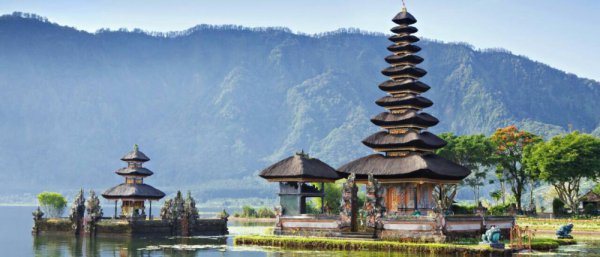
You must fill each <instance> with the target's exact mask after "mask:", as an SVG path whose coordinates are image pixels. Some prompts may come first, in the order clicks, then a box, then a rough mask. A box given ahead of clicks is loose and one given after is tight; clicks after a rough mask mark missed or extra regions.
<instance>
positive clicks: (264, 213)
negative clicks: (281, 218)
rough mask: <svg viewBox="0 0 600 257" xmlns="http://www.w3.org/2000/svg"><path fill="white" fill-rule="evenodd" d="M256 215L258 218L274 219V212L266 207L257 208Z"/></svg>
mask: <svg viewBox="0 0 600 257" xmlns="http://www.w3.org/2000/svg"><path fill="white" fill-rule="evenodd" d="M256 214H257V216H258V217H259V218H275V212H274V211H273V210H271V209H269V208H267V207H262V208H259V209H258V211H257V212H256Z"/></svg>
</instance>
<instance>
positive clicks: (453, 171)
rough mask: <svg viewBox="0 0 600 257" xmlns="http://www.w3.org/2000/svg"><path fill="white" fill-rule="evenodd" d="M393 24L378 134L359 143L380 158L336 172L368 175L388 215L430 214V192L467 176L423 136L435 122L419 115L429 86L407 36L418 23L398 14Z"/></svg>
mask: <svg viewBox="0 0 600 257" xmlns="http://www.w3.org/2000/svg"><path fill="white" fill-rule="evenodd" d="M393 22H394V23H396V24H398V26H396V27H394V28H392V30H391V31H392V32H393V33H394V35H393V36H391V37H390V38H389V40H390V41H392V42H393V44H392V45H390V46H389V47H388V50H389V51H391V52H392V54H391V55H389V56H387V57H386V58H385V61H386V62H387V63H389V64H390V67H388V68H386V69H384V70H383V71H382V73H383V75H385V76H388V77H389V78H390V79H389V80H387V81H385V82H383V83H381V84H380V85H379V88H380V89H381V90H383V91H384V92H386V93H387V95H386V96H384V97H382V98H380V99H379V100H377V101H376V103H377V105H379V106H381V107H383V108H385V109H386V111H385V112H382V113H380V114H378V115H376V116H375V117H373V118H372V119H371V121H372V122H373V123H374V124H375V125H377V126H379V127H381V128H382V129H383V130H382V131H380V132H377V133H375V134H373V135H371V136H369V137H367V138H365V139H364V140H363V144H365V145H366V146H368V147H370V148H372V149H373V150H375V151H376V152H380V153H377V154H372V155H369V156H366V157H363V158H360V159H357V160H354V161H351V162H349V163H347V164H345V165H343V166H342V167H340V168H339V169H338V170H339V171H340V172H342V173H346V174H352V173H354V174H355V175H356V179H357V180H358V181H360V180H363V181H364V180H366V179H367V176H368V174H373V176H374V177H375V178H376V179H378V180H379V182H380V183H381V184H382V186H383V187H384V188H385V193H384V195H383V197H384V200H385V205H386V209H387V211H388V214H393V213H396V214H403V213H424V212H427V211H428V210H432V209H433V208H434V205H435V203H434V201H433V197H432V191H433V188H434V187H435V186H436V185H440V184H452V183H458V182H459V181H461V180H462V179H464V178H465V177H466V176H468V175H469V174H470V171H469V170H468V169H466V168H465V167H462V166H460V165H458V164H455V163H453V162H451V161H448V160H446V159H444V158H442V157H439V156H437V155H436V154H434V151H435V150H436V149H439V148H441V147H443V146H445V145H446V142H445V141H444V140H443V139H441V138H439V137H437V136H436V135H435V134H433V133H430V132H427V128H429V127H431V126H434V125H436V124H437V123H438V119H436V118H435V117H433V116H432V115H430V114H427V113H425V112H423V111H422V110H423V109H425V108H427V107H430V106H432V105H433V102H432V101H431V100H429V99H427V98H425V97H423V96H421V94H422V93H424V92H426V91H427V90H429V86H428V85H426V84H425V83H423V82H421V81H419V79H420V78H421V77H423V76H425V74H427V72H426V71H425V70H423V69H421V68H418V67H417V65H418V64H420V63H421V62H423V58H421V57H419V56H418V55H416V53H418V52H419V51H420V50H421V48H420V47H418V46H416V45H413V43H416V42H418V41H419V38H418V37H416V36H413V35H412V34H414V33H416V32H417V28H415V27H413V26H411V25H412V24H414V23H416V22H417V20H416V19H415V18H414V17H413V16H412V15H411V14H410V13H408V12H407V11H406V8H403V9H402V11H401V12H400V13H398V14H397V15H396V16H395V17H394V18H393Z"/></svg>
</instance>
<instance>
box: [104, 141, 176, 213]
mask: <svg viewBox="0 0 600 257" xmlns="http://www.w3.org/2000/svg"><path fill="white" fill-rule="evenodd" d="M121 160H122V161H124V162H127V167H125V168H120V169H118V170H117V171H116V172H115V173H117V174H118V175H120V176H123V177H125V183H122V184H120V185H117V186H115V187H113V188H110V189H108V190H106V191H105V192H104V193H103V194H102V196H103V197H104V198H106V199H108V200H114V201H115V214H114V217H115V218H117V217H120V218H140V219H145V218H146V211H145V209H146V208H145V202H146V201H148V203H149V205H150V208H149V216H150V218H151V217H152V201H158V200H160V199H161V198H163V197H164V196H165V193H163V192H162V191H160V190H158V189H156V188H154V187H153V186H150V185H147V184H144V178H145V177H149V176H152V174H154V173H153V172H152V171H150V170H149V169H147V168H144V167H142V164H143V163H144V162H147V161H149V160H150V158H148V156H146V155H145V154H144V153H142V152H141V151H140V150H139V148H138V145H137V144H136V145H134V146H133V150H132V151H131V152H129V153H127V154H126V155H125V156H123V158H121ZM119 200H120V201H121V203H122V204H121V214H120V215H119V216H117V204H118V202H119Z"/></svg>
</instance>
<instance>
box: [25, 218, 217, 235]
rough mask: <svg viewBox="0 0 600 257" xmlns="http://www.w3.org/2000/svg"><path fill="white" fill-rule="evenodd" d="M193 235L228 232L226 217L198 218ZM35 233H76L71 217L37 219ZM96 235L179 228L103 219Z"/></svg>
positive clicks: (169, 231)
mask: <svg viewBox="0 0 600 257" xmlns="http://www.w3.org/2000/svg"><path fill="white" fill-rule="evenodd" d="M191 231H192V236H199V235H208V236H213V235H214V236H216V235H225V234H228V230H227V220H225V219H198V220H197V221H196V222H195V224H194V225H193V227H192V229H191ZM33 233H34V234H47V233H65V234H75V230H74V227H73V226H72V223H71V221H70V220H69V219H66V218H62V219H41V220H38V221H35V226H34V231H33ZM96 235H129V236H132V235H154V236H172V235H178V234H177V230H176V229H175V228H174V227H173V226H171V224H169V223H168V222H166V221H163V220H126V219H102V220H100V221H99V222H98V223H97V224H96Z"/></svg>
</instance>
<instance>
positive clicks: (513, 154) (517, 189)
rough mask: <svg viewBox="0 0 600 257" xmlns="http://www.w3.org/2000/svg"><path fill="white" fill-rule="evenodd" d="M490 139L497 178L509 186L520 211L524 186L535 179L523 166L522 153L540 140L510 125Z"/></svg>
mask: <svg viewBox="0 0 600 257" xmlns="http://www.w3.org/2000/svg"><path fill="white" fill-rule="evenodd" d="M490 139H491V141H492V142H493V143H494V144H495V146H496V151H495V154H494V159H495V160H496V163H497V166H496V172H497V173H498V177H500V178H502V179H503V180H504V181H506V183H508V185H510V190H511V191H512V193H513V195H514V196H515V198H516V201H517V209H519V211H522V210H523V208H522V201H523V192H524V191H525V186H526V185H527V184H531V183H532V181H534V180H535V179H536V178H535V177H534V176H533V173H531V172H527V170H526V169H525V168H524V166H523V162H522V159H523V152H524V151H525V148H526V147H527V146H529V145H534V144H536V143H538V142H541V141H542V138H541V137H539V136H537V135H534V134H532V133H529V132H527V131H525V130H519V129H518V128H517V127H516V126H514V125H511V126H508V127H505V128H499V129H497V130H496V132H494V134H493V135H492V136H491V138H490ZM531 190H533V188H531Z"/></svg>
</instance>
